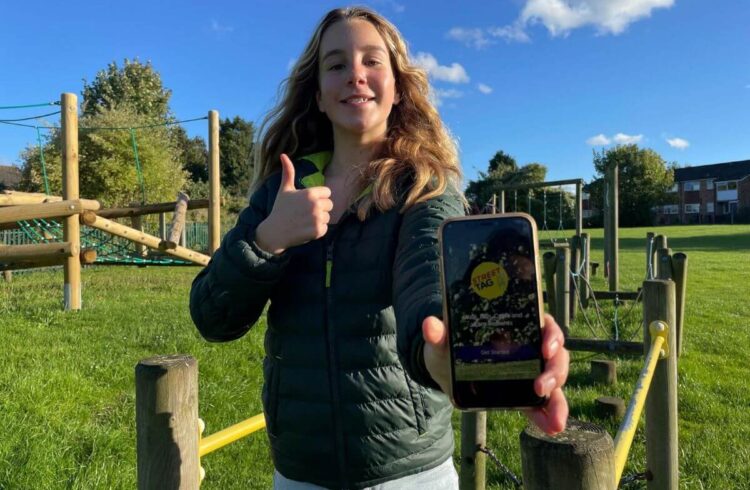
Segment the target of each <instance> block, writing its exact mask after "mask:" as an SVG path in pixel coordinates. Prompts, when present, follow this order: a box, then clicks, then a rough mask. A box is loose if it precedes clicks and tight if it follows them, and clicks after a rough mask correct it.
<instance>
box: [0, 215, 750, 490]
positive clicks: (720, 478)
mask: <svg viewBox="0 0 750 490" xmlns="http://www.w3.org/2000/svg"><path fill="white" fill-rule="evenodd" d="M647 231H655V232H657V233H659V232H661V233H664V234H666V235H667V236H668V237H669V239H670V243H669V244H670V246H671V247H672V249H673V250H674V251H675V252H676V251H682V252H685V253H687V254H688V260H689V268H688V292H687V298H688V301H687V305H686V319H685V334H684V342H685V345H684V353H683V356H682V358H681V359H680V364H679V404H680V406H679V410H680V419H679V430H680V471H681V484H680V486H681V488H691V489H692V488H697V489H702V488H706V489H709V488H710V489H734V488H750V466H749V465H748V462H750V395H749V394H748V388H747V382H748V381H747V380H748V378H749V377H750V376H749V374H750V370H749V369H748V362H749V360H750V356H749V355H748V348H750V300H749V299H748V296H750V285H749V282H750V280H749V279H748V277H750V276H749V275H748V271H750V226H746V225H743V226H691V227H665V228H662V229H648V230H647V229H626V230H622V231H621V241H620V246H621V262H622V266H621V288H622V289H627V290H635V289H636V287H638V286H639V285H640V283H641V281H642V279H643V277H644V275H645V270H646V269H645V235H646V232H647ZM592 236H593V240H592V258H593V260H596V261H599V262H601V259H602V252H601V251H602V240H601V237H602V233H601V230H593V231H592ZM196 272H197V270H196V269H194V268H153V267H152V268H145V269H138V268H124V267H119V268H93V269H87V270H85V271H84V275H83V281H84V292H83V308H84V309H83V311H81V312H78V313H64V312H63V311H62V307H61V299H62V271H60V270H57V271H51V272H50V271H47V272H34V273H31V274H16V276H15V277H14V279H13V281H12V282H10V283H4V282H1V281H0V348H1V349H2V350H0V427H1V429H0V489H8V490H10V489H23V490H25V489H58V488H61V489H99V488H104V489H108V488H117V489H120V488H122V489H131V488H135V481H136V480H135V478H136V472H135V461H136V455H135V407H134V404H135V395H134V367H135V364H136V363H137V362H138V360H139V359H142V358H145V357H149V356H153V355H157V354H169V353H186V354H191V355H193V356H195V357H196V358H197V359H198V361H199V365H200V413H201V417H202V418H203V419H204V420H205V421H206V423H207V426H208V427H207V433H212V432H214V431H216V430H219V429H221V428H224V427H226V426H228V425H230V424H232V423H235V422H238V421H240V420H242V419H244V418H247V417H249V416H251V415H254V414H256V413H259V412H260V411H261V406H260V389H261V383H262V379H261V376H262V375H261V368H260V366H261V360H262V358H263V352H262V345H263V343H262V338H263V332H264V325H263V324H262V322H261V323H260V324H259V325H257V326H256V328H254V329H253V330H252V331H251V332H250V333H249V334H248V335H246V336H245V337H244V338H242V339H241V340H238V341H236V342H233V343H228V344H209V343H207V342H204V341H203V340H202V339H201V338H200V337H199V335H198V334H197V332H196V330H195V328H194V327H193V325H192V322H191V320H190V317H189V314H188V310H187V301H188V300H187V298H188V291H189V288H190V282H191V280H192V278H193V276H194V275H195V274H196ZM594 287H595V288H596V289H605V288H606V286H605V284H604V279H603V278H602V277H601V275H599V276H597V277H595V278H594ZM608 303H610V304H611V302H608ZM602 310H603V311H602V319H601V325H603V326H604V328H605V329H610V328H611V324H612V322H611V320H612V317H613V315H614V311H613V309H612V307H611V305H603V306H602ZM617 313H618V318H619V323H620V333H621V336H622V337H625V336H626V335H631V334H635V335H636V338H637V337H639V336H640V334H639V331H640V324H639V319H638V316H639V315H640V308H639V307H637V306H636V307H635V308H633V309H631V308H630V306H629V305H624V306H621V307H620V308H619V310H618V312H617ZM587 315H588V317H589V321H590V323H591V325H592V329H593V332H598V330H599V329H600V326H599V323H598V322H597V320H596V317H595V313H594V310H593V309H589V310H588V313H587ZM574 332H575V333H576V334H581V335H587V336H591V335H593V333H592V330H591V329H589V327H588V326H587V324H586V323H585V322H584V321H583V320H582V318H581V316H580V315H579V319H578V321H577V322H576V325H575V330H574ZM599 357H601V356H599ZM590 359H591V355H590V354H586V353H577V354H574V355H573V363H572V366H571V376H570V380H569V384H568V388H567V395H568V397H569V400H570V404H571V415H573V416H575V417H577V418H580V419H584V420H589V421H593V422H597V423H599V424H601V425H603V426H604V427H606V428H607V429H608V430H609V431H610V433H611V434H612V435H614V434H615V432H616V430H617V426H616V424H615V423H612V422H607V421H603V420H597V419H596V418H595V417H594V415H593V407H594V399H595V398H596V397H597V396H601V395H615V396H620V397H623V398H625V399H626V400H628V399H629V397H630V393H631V392H632V389H633V385H634V382H635V380H636V379H637V376H638V372H639V370H640V363H639V362H638V361H628V360H619V361H618V380H619V383H618V384H617V385H616V386H614V387H604V386H592V385H591V384H590V383H589V382H588V381H587V373H588V369H589V365H588V361H589V360H590ZM458 420H459V417H458V414H455V417H454V422H455V423H456V427H459V424H458ZM488 424H489V427H488V434H489V436H488V438H489V440H488V445H489V446H490V447H491V448H492V449H493V450H494V451H495V453H496V454H497V455H498V456H499V457H500V459H501V460H502V461H503V462H504V463H505V464H506V465H507V466H508V467H510V468H511V469H512V471H514V472H515V473H516V474H519V475H520V473H521V469H520V468H521V463H520V456H519V443H518V434H519V432H520V431H521V430H522V428H523V427H524V425H525V421H524V419H523V418H522V417H521V416H520V415H518V414H517V413H492V414H490V416H489V417H488ZM456 434H457V441H458V433H456ZM311 443H313V444H314V441H311ZM457 454H458V453H456V455H457ZM203 466H204V467H205V469H206V472H207V477H206V480H205V481H204V483H203V488H205V489H240V488H242V489H248V488H250V489H262V488H269V487H270V485H271V475H272V472H273V467H272V464H271V461H270V457H269V455H268V444H267V442H266V437H265V434H264V433H262V432H260V433H256V434H254V435H251V436H250V437H248V438H247V439H245V440H243V441H240V442H237V443H235V444H232V445H230V446H229V447H227V448H224V449H222V450H220V451H218V452H216V453H213V454H211V455H208V456H206V457H205V458H204V459H203ZM644 466H645V447H644V441H643V434H642V431H641V430H639V431H638V434H637V435H636V440H635V442H634V445H633V448H632V450H631V453H630V457H629V461H628V466H627V468H626V469H625V474H626V475H627V474H629V473H633V472H639V471H643V470H644V469H645V468H644ZM488 468H489V471H488V483H489V484H488V487H489V488H493V489H498V488H513V487H512V485H510V483H509V482H508V480H507V479H506V478H505V477H504V476H503V474H502V472H500V471H499V470H497V469H496V468H495V467H494V466H492V465H491V463H489V462H488ZM641 486H643V487H645V485H643V484H642V483H636V484H633V485H631V486H630V487H629V488H639V487H641Z"/></svg>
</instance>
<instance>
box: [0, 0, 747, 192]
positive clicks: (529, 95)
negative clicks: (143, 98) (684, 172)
mask: <svg viewBox="0 0 750 490" xmlns="http://www.w3.org/2000/svg"><path fill="white" fill-rule="evenodd" d="M364 4H365V5H369V6H371V7H373V8H375V9H376V10H378V11H379V12H380V13H382V14H383V15H385V16H386V17H388V18H389V19H390V20H391V21H392V22H393V23H394V24H396V26H397V27H398V28H399V29H400V30H401V32H402V34H403V35H404V37H405V38H406V40H407V41H408V44H409V47H410V50H411V52H412V55H413V56H414V58H415V59H417V60H418V61H419V62H420V63H422V64H423V66H425V67H426V68H427V69H428V71H429V72H430V75H431V79H432V84H433V87H434V88H435V92H436V94H437V96H438V99H439V103H440V107H439V110H440V112H441V115H442V117H443V119H444V120H445V122H446V123H447V125H448V126H449V128H450V129H451V131H452V133H453V134H454V136H455V137H456V138H457V139H458V141H459V147H460V151H461V159H462V164H463V167H464V171H465V176H466V178H467V179H473V178H475V177H476V175H477V170H485V169H486V167H487V162H488V160H489V159H490V158H491V157H492V155H493V154H494V153H495V152H496V151H497V150H503V151H505V152H507V153H510V154H511V155H513V156H514V157H515V158H516V159H517V160H518V162H519V163H521V164H525V163H529V162H541V163H544V164H545V165H547V167H548V169H549V172H548V178H549V179H550V180H553V179H568V178H578V177H582V178H584V179H586V180H590V178H591V177H592V175H593V173H594V171H593V165H592V163H591V162H592V150H593V149H597V150H599V149H602V148H606V147H607V146H611V145H614V144H617V143H626V142H631V141H632V142H637V143H638V144H639V145H641V146H643V147H648V148H652V149H654V150H655V151H657V152H658V153H659V154H661V155H662V156H663V157H664V158H665V159H666V160H667V161H675V162H677V163H678V164H680V165H700V164H707V163H718V162H725V161H733V160H744V159H748V158H750V56H748V52H749V51H750V2H748V1H747V0H722V1H717V2H707V1H705V0H497V1H487V0H463V1H461V2H458V1H424V0H418V1H408V0H371V1H369V2H367V3H364ZM97 5H98V6H97ZM103 5H107V6H106V7H103ZM340 5H342V4H341V3H334V2H328V1H291V0H273V1H272V0H263V1H254V2H242V1H233V2H211V3H209V2H207V1H203V2H198V1H190V2H188V1H181V2H177V1H168V2H146V1H140V0H132V1H130V2H120V3H112V2H79V1H66V2H57V1H55V2H52V1H41V2H8V4H7V5H6V6H4V7H3V13H2V17H0V27H1V28H0V62H1V65H0V66H2V70H0V106H8V105H18V104H27V103H37V102H47V101H53V100H58V99H59V95H60V93H61V92H74V93H78V94H80V91H81V88H82V80H83V79H87V80H89V81H90V80H92V79H93V78H94V77H95V75H96V72H97V71H98V70H100V69H103V68H104V67H106V65H107V63H109V62H111V61H117V62H118V63H120V64H121V63H122V60H123V59H124V58H130V59H133V58H136V57H137V58H139V59H140V60H141V61H151V62H152V63H153V65H154V67H155V68H156V69H157V70H158V71H159V72H160V73H161V76H162V79H163V82H164V84H165V86H167V87H168V88H170V89H171V90H172V91H173V95H172V99H171V107H172V109H173V111H174V113H175V114H176V115H177V117H178V118H180V119H188V118H193V117H200V116H203V115H205V114H206V112H207V111H208V110H209V109H217V110H219V111H220V114H221V116H222V117H232V116H235V115H239V116H242V117H243V118H245V119H249V120H252V121H256V122H258V121H260V119H261V118H262V116H263V114H264V113H265V111H267V110H268V109H269V108H270V107H271V106H272V104H273V102H274V100H275V96H276V89H277V87H278V84H279V82H280V81H281V80H282V79H283V78H284V77H285V75H286V73H287V71H288V67H289V64H290V62H291V61H292V60H294V59H295V58H296V57H297V56H298V55H299V53H300V51H301V50H302V48H303V46H304V44H305V43H306V42H307V40H308V37H309V35H310V34H311V32H312V29H313V28H314V26H315V24H316V23H317V21H318V20H319V19H320V18H321V17H322V16H323V14H324V13H325V12H326V11H328V10H329V9H330V8H333V7H337V6H340ZM44 112H49V111H47V110H46V109H44V108H42V109H28V110H23V111H21V110H17V111H15V110H14V111H0V119H12V118H19V117H26V116H32V115H36V114H41V113H44ZM49 122H50V123H55V124H56V123H57V121H56V120H54V119H51V120H49ZM186 127H187V129H188V131H189V132H190V133H191V134H193V135H203V136H204V137H205V135H206V128H205V125H204V123H203V122H198V123H190V124H188V125H187V126H186ZM35 139H36V133H35V132H34V131H33V130H31V129H25V128H15V127H11V126H6V125H0V163H17V162H18V155H19V152H20V151H21V150H22V149H23V148H24V147H25V146H26V145H27V144H33V143H34V141H35Z"/></svg>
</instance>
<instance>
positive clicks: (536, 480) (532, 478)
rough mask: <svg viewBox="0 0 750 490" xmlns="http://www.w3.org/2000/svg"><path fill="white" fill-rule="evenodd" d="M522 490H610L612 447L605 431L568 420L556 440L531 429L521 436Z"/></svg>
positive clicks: (610, 439) (612, 463) (613, 466)
mask: <svg viewBox="0 0 750 490" xmlns="http://www.w3.org/2000/svg"><path fill="white" fill-rule="evenodd" d="M520 437H521V467H522V468H523V486H524V489H525V490H549V489H552V488H554V489H555V490H573V489H575V490H612V489H613V488H615V482H614V479H615V461H614V443H613V441H612V437H610V435H609V433H607V431H606V430H604V429H602V428H600V427H598V426H596V425H594V424H591V423H586V422H579V421H578V420H574V419H569V420H568V426H567V428H566V429H565V430H564V431H563V432H561V433H560V434H557V435H556V436H549V435H546V434H544V433H543V432H542V431H541V430H539V429H538V428H537V427H536V426H534V425H529V426H528V427H527V428H526V429H525V430H524V431H522V432H521V436H520Z"/></svg>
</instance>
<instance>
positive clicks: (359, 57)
mask: <svg viewBox="0 0 750 490" xmlns="http://www.w3.org/2000/svg"><path fill="white" fill-rule="evenodd" d="M319 56H320V65H319V71H318V73H319V82H320V90H319V91H318V93H317V102H318V108H319V109H320V110H321V112H325V113H326V115H327V116H328V119H329V120H330V121H331V124H332V125H333V133H334V137H341V136H344V135H346V134H348V135H356V136H357V139H358V140H360V141H361V142H373V141H378V140H382V139H383V138H384V137H385V135H386V131H387V129H388V115H389V114H390V113H391V108H392V107H393V105H394V104H398V102H399V96H398V95H397V94H396V80H395V77H394V75H393V69H392V68H391V60H390V56H389V54H388V49H387V48H386V46H385V42H384V41H383V38H382V37H380V34H379V33H378V31H377V30H376V29H375V27H374V26H373V25H372V24H370V23H369V22H368V21H366V20H361V19H356V20H351V21H340V22H336V23H335V24H333V25H331V26H330V27H329V28H328V29H327V30H326V32H325V34H323V39H321V43H320V53H319Z"/></svg>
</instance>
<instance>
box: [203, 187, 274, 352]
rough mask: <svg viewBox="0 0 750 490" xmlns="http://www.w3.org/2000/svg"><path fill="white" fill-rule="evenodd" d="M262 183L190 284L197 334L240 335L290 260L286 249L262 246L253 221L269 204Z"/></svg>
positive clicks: (263, 215)
mask: <svg viewBox="0 0 750 490" xmlns="http://www.w3.org/2000/svg"><path fill="white" fill-rule="evenodd" d="M268 187H269V183H266V185H264V186H263V187H261V188H260V189H259V190H258V191H256V192H255V194H253V196H252V197H251V199H250V204H249V206H248V207H247V208H245V209H244V210H243V211H242V212H241V213H240V216H239V219H238V220H237V224H236V225H235V227H234V228H232V229H231V230H230V231H229V232H228V233H227V234H226V236H225V237H224V239H223V240H222V243H221V246H220V247H219V249H218V250H217V251H216V252H215V253H214V255H213V257H212V258H211V261H210V262H209V264H208V265H207V266H206V267H205V268H204V269H203V270H202V271H201V272H200V273H199V274H198V276H197V277H196V278H195V280H194V281H193V285H192V288H191V290H190V315H191V317H192V318H193V322H194V323H195V325H196V326H197V327H198V331H200V333H201V335H202V336H203V337H204V338H205V339H206V340H209V341H212V342H225V341H229V340H234V339H237V338H239V337H241V336H242V335H244V334H245V333H246V332H247V331H248V330H249V329H250V327H251V326H252V325H254V324H255V322H256V321H257V320H258V318H259V317H260V315H261V313H263V309H264V307H265V305H266V303H267V301H268V299H269V297H270V295H271V291H272V289H273V287H274V285H275V284H276V283H277V282H278V281H279V279H280V278H281V276H282V274H283V271H284V268H285V266H286V264H287V262H288V258H287V257H286V256H285V254H281V255H278V256H277V255H274V254H270V253H268V252H265V251H264V250H261V249H260V248H259V247H258V246H257V244H256V243H255V241H254V237H255V230H256V228H257V226H258V225H259V224H260V223H261V222H262V221H263V220H264V219H265V218H266V216H268V213H269V212H270V211H271V207H272V206H273V201H272V200H271V196H269V191H268Z"/></svg>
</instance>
